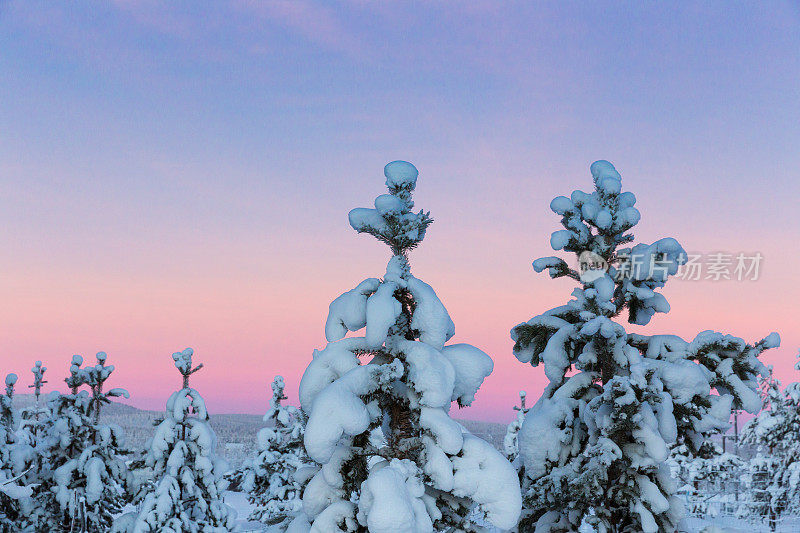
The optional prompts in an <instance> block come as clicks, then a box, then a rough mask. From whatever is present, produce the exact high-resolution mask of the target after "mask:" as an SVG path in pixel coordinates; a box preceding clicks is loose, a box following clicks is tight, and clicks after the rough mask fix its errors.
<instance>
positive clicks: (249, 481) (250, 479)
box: [236, 376, 313, 529]
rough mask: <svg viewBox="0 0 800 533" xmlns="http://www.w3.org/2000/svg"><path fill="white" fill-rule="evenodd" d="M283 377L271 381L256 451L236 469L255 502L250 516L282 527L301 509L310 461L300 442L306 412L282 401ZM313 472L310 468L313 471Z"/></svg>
mask: <svg viewBox="0 0 800 533" xmlns="http://www.w3.org/2000/svg"><path fill="white" fill-rule="evenodd" d="M284 388H285V384H284V381H283V377H281V376H275V379H274V381H273V382H272V400H271V401H270V407H269V410H268V411H267V413H266V414H265V415H264V421H265V422H269V423H270V425H269V426H268V427H265V428H263V429H261V431H259V432H258V454H257V456H256V457H255V459H254V460H253V461H249V462H248V463H247V464H246V465H245V466H244V468H243V469H242V470H241V471H240V472H237V476H236V478H237V480H239V481H240V485H241V488H242V489H243V490H244V491H245V492H247V494H248V500H249V501H250V503H251V504H253V505H254V509H253V511H252V513H251V514H250V520H256V521H259V522H263V523H265V524H269V525H273V526H275V525H278V526H279V527H280V528H281V529H285V527H286V526H288V524H289V520H291V519H293V518H294V516H295V515H296V514H297V513H298V512H300V511H301V508H302V499H301V496H302V491H303V485H304V483H303V482H304V481H305V476H302V475H298V471H308V469H309V468H313V463H311V461H310V460H309V459H308V455H307V454H306V451H305V447H304V446H303V435H304V432H305V415H304V414H303V412H302V411H301V410H300V409H298V408H297V407H294V406H291V405H283V403H282V402H283V400H286V396H285V395H284ZM312 473H313V472H312Z"/></svg>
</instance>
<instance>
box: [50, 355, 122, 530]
mask: <svg viewBox="0 0 800 533" xmlns="http://www.w3.org/2000/svg"><path fill="white" fill-rule="evenodd" d="M96 357H97V363H96V364H95V365H94V366H92V367H87V368H84V369H83V370H84V374H85V378H84V379H85V382H86V385H88V386H89V389H90V391H91V395H90V399H89V403H88V413H89V414H90V416H91V420H92V424H91V433H90V435H89V440H88V442H87V443H86V446H85V447H84V448H83V450H82V451H81V453H80V455H79V456H78V459H77V461H75V462H74V463H71V464H69V465H68V466H66V465H65V466H63V467H62V468H61V470H62V471H61V472H58V471H57V472H56V475H68V476H69V479H70V485H71V487H72V489H71V490H73V491H79V493H80V494H79V500H80V501H82V502H84V507H85V512H84V514H85V520H84V522H85V529H84V530H85V531H108V529H109V528H110V527H111V525H112V523H113V519H114V516H115V515H117V514H119V513H120V512H121V511H122V508H123V507H124V505H125V504H126V503H127V502H128V500H129V497H128V486H129V473H128V467H127V455H128V451H127V449H126V448H125V436H124V433H123V431H122V428H121V427H120V426H119V425H118V424H100V411H101V409H102V406H103V405H105V404H108V403H111V401H112V400H111V399H112V398H118V397H121V396H122V397H125V398H127V397H128V392H127V391H126V390H125V389H119V388H115V389H110V390H108V391H104V390H103V386H104V384H105V382H106V381H107V380H108V378H109V377H110V376H111V373H112V372H113V371H114V366H113V365H108V366H107V365H106V364H105V362H106V359H107V357H108V356H107V355H106V353H105V352H99V353H98V354H97V356H96Z"/></svg>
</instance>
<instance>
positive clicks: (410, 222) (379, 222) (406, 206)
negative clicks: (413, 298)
mask: <svg viewBox="0 0 800 533" xmlns="http://www.w3.org/2000/svg"><path fill="white" fill-rule="evenodd" d="M383 173H384V175H385V176H386V186H387V187H388V188H389V194H382V195H380V196H378V197H377V198H375V208H374V209H371V208H366V207H359V208H356V209H353V210H352V211H350V215H349V219H350V225H351V226H352V227H353V229H354V230H356V231H357V232H359V233H369V234H370V235H372V236H374V237H375V238H376V239H378V240H379V241H381V242H384V243H386V244H387V245H389V248H391V250H392V253H393V254H394V255H404V254H405V253H406V252H407V251H408V250H411V249H412V248H414V247H416V246H417V245H418V244H419V243H420V242H422V239H423V238H425V231H426V230H427V228H428V226H429V225H430V224H431V222H433V219H432V218H431V217H430V213H427V212H425V211H420V212H418V213H414V212H413V211H412V209H413V208H414V202H413V201H412V199H411V193H412V192H413V191H414V188H415V187H416V184H417V175H418V172H417V169H416V167H414V165H412V164H411V163H408V162H406V161H393V162H391V163H389V164H388V165H386V167H385V168H384V169H383Z"/></svg>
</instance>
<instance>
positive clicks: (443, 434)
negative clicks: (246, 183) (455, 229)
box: [290, 161, 520, 533]
mask: <svg viewBox="0 0 800 533" xmlns="http://www.w3.org/2000/svg"><path fill="white" fill-rule="evenodd" d="M417 174H418V173H417V169H416V168H415V167H414V166H413V165H412V164H410V163H407V162H404V161H395V162H392V163H389V164H388V165H386V168H385V169H384V175H385V176H386V185H387V187H388V189H389V194H383V195H381V196H378V197H377V198H376V199H375V208H374V209H369V208H359V209H354V210H352V211H351V212H350V217H349V218H350V225H351V226H352V227H353V229H355V230H356V231H358V232H360V233H368V234H370V235H372V236H374V237H375V238H377V239H378V240H379V241H381V242H383V243H385V244H386V245H388V246H389V249H390V250H391V253H392V256H391V259H390V260H389V263H388V266H387V268H386V273H385V274H384V276H383V278H382V279H378V278H368V279H366V280H364V281H362V282H361V283H360V284H359V285H358V286H357V287H356V288H354V289H352V290H350V291H348V292H346V293H344V294H342V295H341V296H339V297H338V298H336V299H335V300H334V301H333V302H332V303H331V305H330V311H329V314H328V320H327V323H326V325H325V335H326V337H327V339H328V345H327V346H326V347H325V349H323V350H321V351H315V352H314V356H313V360H312V361H311V363H310V364H309V366H308V368H307V369H306V371H305V373H304V374H303V378H302V381H301V383H300V403H301V405H302V408H303V410H304V411H306V412H307V413H308V414H309V420H308V425H307V427H306V433H305V445H306V450H307V451H308V454H309V456H310V457H311V458H312V459H313V460H314V461H316V462H317V463H319V464H320V465H321V468H320V470H319V472H317V474H316V475H315V476H314V477H313V478H312V479H311V481H310V482H309V483H308V485H307V486H306V488H305V491H304V494H303V508H304V511H305V515H306V516H305V519H307V522H305V521H304V519H303V517H300V518H298V519H297V520H295V522H293V524H292V526H291V527H290V531H293V532H294V531H302V530H306V531H308V529H309V528H310V530H311V531H314V532H320V533H321V532H324V533H331V532H333V531H348V532H355V531H358V532H363V531H369V532H370V533H395V532H397V531H407V532H430V531H450V530H451V528H455V529H454V530H456V531H471V530H473V528H474V527H475V526H473V525H472V524H471V523H470V521H469V519H468V518H467V515H468V514H469V513H470V511H471V510H472V509H473V508H474V509H475V511H476V513H477V514H478V515H480V517H481V518H483V519H485V520H486V521H488V522H489V523H491V524H494V525H495V526H497V527H500V528H502V529H507V528H511V527H513V526H514V525H515V524H516V522H517V518H518V516H519V511H520V492H519V480H518V477H517V474H516V472H515V471H514V469H513V467H512V466H511V464H510V463H509V462H508V461H507V460H506V458H505V457H503V455H502V454H501V453H500V452H498V451H497V450H495V449H494V448H493V447H492V446H491V445H490V444H488V443H486V442H484V441H483V440H481V439H479V438H477V437H475V436H473V435H471V434H469V433H468V432H466V430H464V428H463V427H462V426H461V425H460V424H458V422H456V421H455V420H453V419H452V418H450V415H449V409H450V405H451V402H457V403H458V404H459V405H462V406H463V405H469V404H470V403H471V402H472V401H473V399H474V397H475V394H476V392H477V391H478V388H479V387H480V385H481V384H482V382H483V380H484V378H485V377H486V376H488V375H489V374H490V373H491V371H492V367H493V363H492V360H491V359H490V358H489V356H488V355H486V354H485V353H484V352H482V351H481V350H479V349H477V348H475V347H473V346H471V345H468V344H451V345H445V343H446V342H447V341H448V340H449V339H450V338H451V337H452V336H453V334H454V330H455V327H454V324H453V321H452V320H451V319H450V316H449V315H448V313H447V310H446V309H445V307H444V305H442V302H441V301H440V300H439V298H438V297H437V296H436V293H435V292H434V290H433V289H432V288H431V286H430V285H428V284H427V283H425V282H423V281H421V280H420V279H418V278H416V277H415V276H414V275H412V273H411V267H410V264H409V259H408V252H409V251H410V250H412V249H413V248H415V247H416V246H417V245H418V244H420V242H422V239H423V238H424V237H425V232H426V229H427V228H428V226H429V225H430V224H431V222H432V219H431V217H430V215H429V214H428V213H427V212H425V211H419V212H414V211H413V207H414V204H413V201H412V199H411V194H412V192H413V191H414V188H415V186H416V182H417ZM362 329H363V330H364V332H363V335H362V336H350V337H347V336H346V335H347V333H348V332H356V331H359V330H362Z"/></svg>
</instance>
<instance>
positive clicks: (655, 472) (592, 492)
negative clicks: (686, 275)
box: [511, 161, 780, 533]
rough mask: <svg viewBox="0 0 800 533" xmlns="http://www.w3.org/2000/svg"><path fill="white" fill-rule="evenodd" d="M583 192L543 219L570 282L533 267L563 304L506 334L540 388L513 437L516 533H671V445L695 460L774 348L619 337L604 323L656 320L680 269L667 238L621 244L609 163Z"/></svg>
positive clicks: (553, 262)
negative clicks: (520, 496) (582, 531)
mask: <svg viewBox="0 0 800 533" xmlns="http://www.w3.org/2000/svg"><path fill="white" fill-rule="evenodd" d="M591 173H592V176H593V178H594V185H595V188H594V191H593V192H591V193H585V192H582V191H575V192H573V193H572V195H571V197H570V198H567V197H564V196H559V197H558V198H556V199H554V200H553V201H552V203H551V204H550V208H551V209H552V210H553V211H554V212H556V213H557V214H559V215H561V217H562V219H561V223H562V225H563V226H564V229H563V230H559V231H556V232H555V233H553V235H552V237H551V239H550V243H551V245H552V247H553V249H555V250H562V249H563V250H564V251H566V252H572V253H574V254H575V256H576V257H577V258H578V260H579V261H580V263H582V265H583V266H584V267H586V268H584V269H582V270H584V272H583V273H579V272H578V271H576V270H574V269H572V268H570V267H569V266H568V264H567V263H566V262H565V261H564V260H563V259H560V258H557V257H545V258H542V259H537V260H536V261H535V262H534V263H533V267H534V270H536V271H537V272H541V271H543V270H545V269H547V270H548V271H549V274H550V276H551V277H552V278H558V277H569V278H572V279H574V280H575V281H576V282H577V283H578V284H579V287H578V288H576V289H575V290H574V291H573V292H572V296H573V299H572V300H571V301H570V302H568V303H567V304H566V305H563V306H560V307H557V308H555V309H552V310H550V311H547V312H546V313H544V314H542V315H539V316H536V317H534V318H532V319H531V320H529V321H528V322H527V323H522V324H520V325H518V326H517V327H515V328H514V329H513V330H512V332H511V336H512V338H513V339H514V341H515V343H516V344H515V346H514V354H515V355H516V357H517V359H519V360H520V361H522V362H524V363H530V364H531V365H533V366H537V365H539V364H540V363H543V364H544V371H545V375H546V376H547V378H548V379H549V381H550V384H549V385H548V386H547V388H546V389H545V391H544V393H543V395H542V397H541V398H540V399H539V401H538V402H537V403H536V405H535V406H533V407H532V408H531V410H530V411H529V412H528V415H527V417H526V418H525V422H524V424H523V426H522V429H521V430H520V433H519V446H520V454H521V457H522V460H523V463H524V467H525V476H526V479H525V483H524V484H525V485H526V486H525V487H523V493H524V499H525V505H524V507H525V510H524V516H523V519H522V520H521V526H520V529H521V530H523V531H534V530H535V531H536V532H538V533H543V532H563V531H577V530H578V527H579V526H580V524H581V523H582V522H584V521H585V522H587V523H589V524H591V525H593V526H594V527H595V528H596V530H597V531H600V532H634V531H636V532H642V531H644V532H656V531H660V532H671V531H675V529H676V525H677V523H678V522H679V520H680V519H681V516H682V514H683V509H682V504H681V502H680V500H679V499H678V498H676V497H674V495H673V491H674V485H675V483H674V480H673V479H672V478H671V476H670V473H669V469H668V468H667V467H666V465H665V460H666V459H667V456H668V453H669V446H670V445H671V444H672V443H676V442H677V443H680V444H685V445H686V446H687V447H689V449H690V450H691V451H692V452H694V451H696V450H697V449H698V448H699V447H700V446H701V445H702V443H703V442H704V440H705V439H706V438H707V436H708V435H709V433H710V432H713V431H718V430H720V429H722V428H727V427H728V421H729V418H730V413H731V408H732V407H733V406H735V407H738V408H744V409H745V410H747V411H749V412H757V411H758V410H759V409H760V408H761V402H760V399H759V397H758V394H757V393H756V387H757V382H756V376H757V374H758V373H760V372H763V370H764V367H763V365H762V364H761V362H760V361H759V360H758V359H757V357H758V356H759V355H760V354H761V352H762V351H763V350H765V349H767V348H771V347H775V346H777V345H778V344H779V343H780V338H779V337H778V335H777V334H771V335H770V336H768V337H767V338H766V339H764V340H762V341H759V342H758V343H756V344H754V345H748V344H747V343H745V342H744V341H743V340H742V339H739V338H736V337H732V336H729V335H723V334H720V333H714V332H711V331H704V332H702V333H700V334H699V335H698V336H697V337H696V338H695V339H694V340H693V341H692V342H686V341H684V340H683V339H681V338H679V337H677V336H674V335H654V336H645V335H638V334H629V333H627V332H626V331H625V328H624V326H623V325H622V324H621V323H620V322H618V321H617V318H618V317H619V316H620V315H621V314H622V313H623V312H625V311H627V320H628V322H630V323H632V324H639V325H644V324H647V323H648V322H649V321H650V318H651V317H652V316H653V315H654V314H655V313H656V312H667V311H669V305H668V304H667V301H666V299H665V298H664V296H663V295H661V294H660V293H658V292H656V291H657V289H659V288H661V287H663V286H664V284H665V283H666V281H667V278H668V277H669V276H670V275H674V274H675V273H676V272H677V270H678V267H679V266H680V265H681V264H682V263H684V262H685V260H686V255H685V252H684V250H683V249H682V248H681V246H680V245H679V244H678V242H677V241H675V240H674V239H671V238H665V239H660V240H658V241H656V242H655V243H653V244H637V245H635V246H633V247H630V248H626V247H623V246H624V245H626V244H627V243H630V242H631V241H633V235H632V234H631V233H629V231H630V230H631V229H632V228H633V227H634V226H635V225H636V224H637V222H638V221H639V212H638V211H637V210H636V208H634V207H633V206H634V203H635V201H636V198H635V197H634V195H633V194H632V193H630V192H621V178H620V175H619V173H617V171H616V170H615V169H614V167H613V165H611V164H610V163H608V162H607V161H597V162H595V163H594V164H592V166H591Z"/></svg>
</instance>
